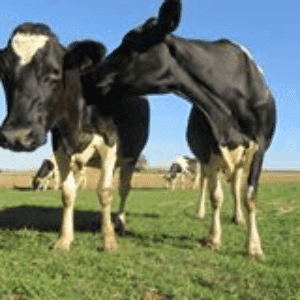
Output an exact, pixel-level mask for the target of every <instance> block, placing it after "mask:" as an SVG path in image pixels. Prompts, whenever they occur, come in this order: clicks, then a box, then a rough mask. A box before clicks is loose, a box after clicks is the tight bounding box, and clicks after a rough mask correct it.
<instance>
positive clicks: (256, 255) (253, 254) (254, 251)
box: [248, 246, 265, 261]
mask: <svg viewBox="0 0 300 300" xmlns="http://www.w3.org/2000/svg"><path fill="white" fill-rule="evenodd" d="M248 257H249V258H250V259H251V260H257V261H259V260H264V259H265V256H264V253H263V251H262V250H261V248H260V247H259V246H258V247H251V248H250V247H248Z"/></svg>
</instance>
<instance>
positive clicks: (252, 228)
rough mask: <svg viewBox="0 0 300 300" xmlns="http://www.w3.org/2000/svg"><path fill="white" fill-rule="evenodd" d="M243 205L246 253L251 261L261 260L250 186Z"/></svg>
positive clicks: (254, 205)
mask: <svg viewBox="0 0 300 300" xmlns="http://www.w3.org/2000/svg"><path fill="white" fill-rule="evenodd" d="M245 205H246V209H247V212H248V219H247V221H248V245H247V252H248V255H249V257H250V258H252V259H263V258H264V254H263V251H262V248H261V243H260V238H259V234H258V230H257V225H256V201H255V199H254V188H253V186H250V187H249V188H248V191H247V192H246V199H245Z"/></svg>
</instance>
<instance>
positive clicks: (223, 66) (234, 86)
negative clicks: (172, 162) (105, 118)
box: [84, 0, 276, 259]
mask: <svg viewBox="0 0 300 300" xmlns="http://www.w3.org/2000/svg"><path fill="white" fill-rule="evenodd" d="M181 6H182V4H181V1H180V0H164V2H163V3H162V5H161V7H160V10H159V13H158V16H157V17H156V18H155V17H151V18H149V19H148V20H146V21H145V22H144V23H143V24H142V25H141V26H139V27H138V28H136V29H133V30H131V31H129V32H128V33H127V34H125V36H124V38H123V40H122V42H121V44H120V45H119V46H118V47H117V48H116V49H115V50H113V51H112V52H111V53H110V54H109V55H108V56H107V57H106V59H105V61H104V62H101V63H99V64H98V65H97V66H96V67H94V68H92V69H91V70H89V71H88V72H86V74H84V77H85V80H86V81H88V82H90V83H93V84H94V85H95V86H96V87H98V89H99V90H101V94H102V96H103V97H104V98H106V97H112V96H114V95H115V94H119V95H122V94H131V95H150V94H164V93H175V94H178V95H179V96H182V97H183V98H184V99H185V100H187V101H189V102H190V103H192V104H193V105H194V106H195V107H196V108H195V109H194V110H193V112H192V120H191V123H190V126H189V130H188V142H189V146H190V148H191V151H192V152H193V154H194V155H195V156H196V157H197V159H198V160H199V161H200V162H201V164H203V165H204V166H205V169H206V171H207V176H208V178H209V183H208V185H209V190H210V200H211V204H212V208H213V216H212V218H213V221H212V223H211V228H210V231H209V234H208V236H207V238H206V244H207V245H208V246H209V247H211V248H213V249H218V248H219V246H220V245H221V225H220V208H221V204H222V202H223V192H222V184H221V173H222V172H225V173H226V174H227V177H228V179H230V178H233V177H234V176H236V172H237V168H238V166H240V165H244V166H245V169H249V172H248V173H247V174H246V176H247V180H246V188H245V195H244V204H245V208H246V211H247V220H248V240H247V253H248V256H249V257H250V258H254V259H260V258H263V257H264V254H263V251H262V247H261V241H260V238H259V233H258V229H257V225H256V217H255V216H256V205H257V204H256V202H257V201H256V198H257V197H256V195H257V190H258V181H259V177H260V173H261V168H262V163H263V158H264V154H265V152H266V150H267V149H268V148H269V146H270V143H271V141H272V138H273V135H274V132H275V124H276V103H275V99H274V96H273V95H272V93H271V91H270V89H269V88H268V86H267V85H266V83H265V81H264V78H263V75H262V73H261V72H260V70H259V68H258V67H257V65H256V64H255V62H254V61H253V59H252V58H251V57H249V55H248V54H247V53H246V52H245V51H243V49H242V48H241V47H240V46H239V45H237V44H236V43H234V42H232V41H230V40H228V39H219V40H216V41H208V40H196V39H184V38H181V37H177V36H175V35H173V32H174V31H175V30H176V29H177V27H178V25H179V22H180V18H181V9H182V8H181ZM191 128H192V129H191Z"/></svg>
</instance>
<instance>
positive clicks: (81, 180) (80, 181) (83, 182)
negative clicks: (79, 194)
mask: <svg viewBox="0 0 300 300" xmlns="http://www.w3.org/2000/svg"><path fill="white" fill-rule="evenodd" d="M86 177H87V175H86V167H85V166H82V169H81V170H79V171H78V175H77V186H78V188H80V189H82V190H85V189H86V187H87V179H86Z"/></svg>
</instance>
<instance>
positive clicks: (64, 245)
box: [55, 155, 77, 250]
mask: <svg viewBox="0 0 300 300" xmlns="http://www.w3.org/2000/svg"><path fill="white" fill-rule="evenodd" d="M57 161H58V165H59V169H60V172H61V176H62V180H63V183H62V201H63V204H64V209H63V215H62V222H61V230H60V235H59V240H58V241H57V243H56V244H55V248H56V249H62V250H69V248H70V245H71V243H72V241H73V239H74V216H73V213H74V204H75V199H76V192H77V186H76V183H75V179H74V176H73V171H72V170H71V169H70V160H69V159H68V157H67V156H66V155H58V156H57Z"/></svg>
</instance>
